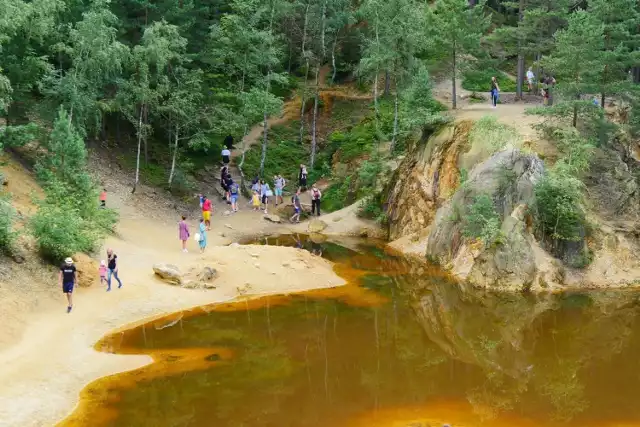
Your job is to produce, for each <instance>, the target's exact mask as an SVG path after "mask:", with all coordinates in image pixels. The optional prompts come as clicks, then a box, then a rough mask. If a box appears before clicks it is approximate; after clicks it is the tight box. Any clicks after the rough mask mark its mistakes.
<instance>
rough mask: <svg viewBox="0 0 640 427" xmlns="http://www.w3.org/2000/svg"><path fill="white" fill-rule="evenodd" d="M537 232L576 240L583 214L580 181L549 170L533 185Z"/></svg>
mask: <svg viewBox="0 0 640 427" xmlns="http://www.w3.org/2000/svg"><path fill="white" fill-rule="evenodd" d="M534 192H535V205H534V208H535V212H536V221H537V226H538V230H539V232H541V233H542V235H544V236H546V237H550V238H552V239H554V240H567V241H579V240H580V239H581V238H582V234H583V230H584V225H585V214H584V211H583V210H582V207H581V201H582V183H581V182H580V181H579V180H578V179H577V178H574V177H573V176H570V175H568V174H567V173H564V172H563V171H562V170H556V169H554V170H552V171H550V172H549V174H547V175H546V176H545V177H544V178H543V179H541V180H540V181H539V182H538V183H537V184H536V186H535V188H534Z"/></svg>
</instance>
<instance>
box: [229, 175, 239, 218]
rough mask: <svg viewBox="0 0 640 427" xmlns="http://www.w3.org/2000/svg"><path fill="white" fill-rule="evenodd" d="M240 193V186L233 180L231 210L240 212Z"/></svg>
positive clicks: (230, 193) (230, 192)
mask: <svg viewBox="0 0 640 427" xmlns="http://www.w3.org/2000/svg"><path fill="white" fill-rule="evenodd" d="M239 193H240V186H239V185H238V184H237V183H236V182H233V180H231V185H230V186H229V195H230V196H231V211H232V212H238V195H239Z"/></svg>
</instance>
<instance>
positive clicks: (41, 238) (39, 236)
mask: <svg viewBox="0 0 640 427" xmlns="http://www.w3.org/2000/svg"><path fill="white" fill-rule="evenodd" d="M31 227H32V230H33V234H34V235H35V236H36V240H37V243H38V249H39V251H40V255H42V257H43V258H45V259H47V260H49V261H52V262H55V263H59V262H61V261H62V260H64V258H65V257H68V256H70V255H73V254H74V253H76V252H91V251H92V250H94V249H95V242H96V240H97V239H96V238H95V237H96V236H95V235H94V234H93V233H92V230H91V227H90V226H89V225H88V224H87V222H86V221H85V220H83V219H82V218H81V217H80V215H79V214H78V212H77V211H74V210H73V208H71V207H70V206H55V205H47V204H45V205H42V206H40V209H39V210H38V213H37V214H36V215H35V216H34V217H33V218H32V219H31Z"/></svg>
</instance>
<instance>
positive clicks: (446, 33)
mask: <svg viewBox="0 0 640 427" xmlns="http://www.w3.org/2000/svg"><path fill="white" fill-rule="evenodd" d="M485 3H486V1H484V0H483V1H480V2H478V4H477V5H476V6H474V7H469V4H468V2H467V1H466V0H436V2H435V3H434V5H433V7H430V8H427V26H428V28H429V31H430V33H429V35H430V39H431V40H430V41H431V43H432V44H433V45H432V46H431V47H432V49H433V50H434V51H435V52H437V53H438V54H440V55H441V56H442V57H444V58H445V59H446V60H447V62H448V63H449V66H450V77H451V82H452V95H451V98H452V99H451V106H452V107H453V108H454V109H455V108H456V98H457V93H456V79H457V77H458V70H459V69H460V66H461V64H462V63H463V58H464V57H465V55H467V54H473V53H474V52H475V51H476V50H478V49H479V47H480V40H481V38H482V35H483V33H484V31H485V30H486V28H487V27H488V25H489V16H487V15H485V14H484V12H483V8H484V4H485ZM488 84H489V82H487V85H488Z"/></svg>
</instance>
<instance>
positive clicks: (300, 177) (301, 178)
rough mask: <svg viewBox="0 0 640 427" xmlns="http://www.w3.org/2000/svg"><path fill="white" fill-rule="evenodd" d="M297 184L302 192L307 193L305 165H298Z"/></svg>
mask: <svg viewBox="0 0 640 427" xmlns="http://www.w3.org/2000/svg"><path fill="white" fill-rule="evenodd" d="M298 184H299V186H300V187H301V188H302V191H307V167H306V166H305V165H300V173H299V174H298Z"/></svg>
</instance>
